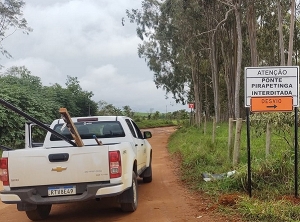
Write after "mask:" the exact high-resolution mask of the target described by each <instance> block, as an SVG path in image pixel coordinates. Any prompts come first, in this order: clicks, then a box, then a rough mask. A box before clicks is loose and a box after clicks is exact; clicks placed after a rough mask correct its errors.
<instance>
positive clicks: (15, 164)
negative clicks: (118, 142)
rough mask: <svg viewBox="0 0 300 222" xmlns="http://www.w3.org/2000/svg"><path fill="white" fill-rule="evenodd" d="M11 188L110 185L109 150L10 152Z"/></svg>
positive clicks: (60, 149)
mask: <svg viewBox="0 0 300 222" xmlns="http://www.w3.org/2000/svg"><path fill="white" fill-rule="evenodd" d="M8 169H9V178H10V179H9V180H10V187H26V186H39V185H50V184H72V183H84V182H96V181H97V182H99V181H109V179H110V178H109V161H108V146H85V147H65V148H51V149H45V148H35V149H26V150H25V149H24V150H15V151H11V152H8Z"/></svg>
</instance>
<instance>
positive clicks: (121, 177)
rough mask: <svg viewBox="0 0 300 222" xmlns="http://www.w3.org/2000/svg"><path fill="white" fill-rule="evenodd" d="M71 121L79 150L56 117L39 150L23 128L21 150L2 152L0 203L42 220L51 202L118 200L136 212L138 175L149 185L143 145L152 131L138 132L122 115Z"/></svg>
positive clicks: (148, 151) (148, 149)
mask: <svg viewBox="0 0 300 222" xmlns="http://www.w3.org/2000/svg"><path fill="white" fill-rule="evenodd" d="M72 121H73V123H72V124H74V126H75V127H76V129H77V132H78V133H79V134H80V137H81V141H82V142H83V143H84V146H82V147H79V146H76V144H75V143H74V140H73V138H72V135H71V134H72V133H70V130H69V129H68V128H67V127H64V126H65V125H66V124H65V122H64V120H63V119H57V120H54V121H53V123H52V124H51V126H50V129H52V131H51V132H47V135H46V137H45V140H44V143H43V145H42V146H41V147H33V146H32V142H31V135H30V133H31V130H30V128H27V129H26V147H25V149H16V150H9V151H8V150H7V151H3V154H2V157H1V159H0V180H1V181H2V182H3V187H4V189H3V190H2V191H0V198H1V201H2V202H3V203H6V204H17V209H18V210H19V211H26V214H27V216H28V218H29V219H31V220H33V221H35V220H42V219H45V218H47V217H48V216H49V214H50V211H51V206H52V204H60V203H70V202H75V201H85V200H89V199H96V200H99V199H101V198H103V197H108V196H117V200H118V202H119V203H120V207H121V209H122V210H123V211H126V212H133V211H135V210H136V208H137V205H138V190H137V177H140V178H143V182H146V183H149V182H151V181H152V168H151V161H152V148H151V145H150V144H149V142H148V141H147V138H151V137H152V134H151V132H150V131H145V132H143V133H142V132H141V131H140V129H139V128H138V127H137V125H136V124H135V123H134V121H133V120H132V119H130V118H128V117H125V116H93V117H91V116H89V117H78V118H72ZM27 127H30V125H28V124H27ZM55 132H57V133H55ZM61 135H62V136H61ZM62 138H63V139H65V138H67V139H66V140H63V139H62ZM70 143H71V144H73V145H70Z"/></svg>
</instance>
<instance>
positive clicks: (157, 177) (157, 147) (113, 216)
mask: <svg viewBox="0 0 300 222" xmlns="http://www.w3.org/2000/svg"><path fill="white" fill-rule="evenodd" d="M150 131H151V132H152V134H153V137H152V138H151V139H150V140H149V141H150V143H151V145H152V147H153V181H152V182H151V183H149V184H144V183H143V182H142V180H140V179H139V181H138V192H139V206H138V209H137V210H136V211H135V212H134V213H123V212H121V210H120V209H119V206H118V204H117V203H116V201H115V199H114V198H105V199H103V200H101V201H98V202H97V201H95V200H91V201H86V202H78V203H70V204H60V205H53V206H52V210H51V213H50V216H49V218H48V219H46V220H44V221H70V222H74V221H80V222H82V221H89V222H93V221H106V222H107V221H124V222H126V221H128V222H129V221H130V222H132V221H139V222H141V221H147V222H152V221H153V222H181V221H208V222H215V221H222V222H223V221H242V220H241V219H240V218H239V217H238V216H232V215H230V216H224V215H221V214H219V213H218V212H217V211H216V210H215V209H216V208H217V206H218V204H222V205H229V206H232V205H234V204H235V203H236V200H237V198H238V197H237V196H236V195H228V196H222V197H220V198H219V202H218V203H214V202H212V200H211V199H210V198H208V197H207V196H204V195H202V194H199V193H195V192H191V191H189V190H188V189H187V188H186V186H185V185H184V183H183V182H182V181H181V180H180V179H179V176H178V175H179V168H178V162H177V161H176V158H172V157H170V155H169V153H168V151H167V141H168V138H169V136H170V135H171V133H173V132H174V131H175V128H173V127H165V128H155V129H150ZM174 161H175V163H174ZM1 189H2V186H1V185H0V190H1ZM0 221H7V222H8V221H10V222H15V221H16V222H19V221H24V222H26V221H30V220H29V219H28V218H27V216H26V214H25V212H19V211H18V210H17V209H16V206H15V205H5V204H3V203H2V202H0Z"/></svg>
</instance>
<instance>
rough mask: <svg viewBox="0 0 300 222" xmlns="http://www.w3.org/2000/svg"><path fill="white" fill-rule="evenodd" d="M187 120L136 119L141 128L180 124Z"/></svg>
mask: <svg viewBox="0 0 300 222" xmlns="http://www.w3.org/2000/svg"><path fill="white" fill-rule="evenodd" d="M185 122H186V121H184V120H168V119H157V120H135V123H136V124H137V125H138V127H139V128H140V129H146V128H155V127H165V126H180V125H183V124H184V123H185Z"/></svg>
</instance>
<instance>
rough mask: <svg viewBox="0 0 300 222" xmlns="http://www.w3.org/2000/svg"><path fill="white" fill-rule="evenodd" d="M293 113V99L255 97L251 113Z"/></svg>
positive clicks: (290, 97)
mask: <svg viewBox="0 0 300 222" xmlns="http://www.w3.org/2000/svg"><path fill="white" fill-rule="evenodd" d="M290 111H293V97H292V96H286V97H284V96H282V97H275V96H273V97H253V98H251V112H290Z"/></svg>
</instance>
